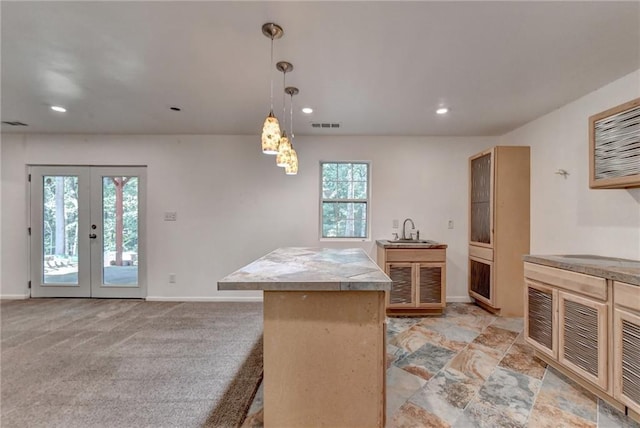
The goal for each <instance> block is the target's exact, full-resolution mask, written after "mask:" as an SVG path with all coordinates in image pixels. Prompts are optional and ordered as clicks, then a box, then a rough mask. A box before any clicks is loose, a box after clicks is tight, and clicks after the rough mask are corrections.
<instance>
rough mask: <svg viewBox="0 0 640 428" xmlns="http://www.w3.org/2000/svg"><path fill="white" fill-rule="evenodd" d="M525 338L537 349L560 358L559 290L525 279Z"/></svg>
mask: <svg viewBox="0 0 640 428" xmlns="http://www.w3.org/2000/svg"><path fill="white" fill-rule="evenodd" d="M525 284H526V289H525V294H524V302H525V305H524V306H525V313H524V325H525V332H524V333H525V338H526V340H527V342H528V343H529V344H530V345H531V346H533V347H534V348H535V349H536V350H537V351H539V352H542V353H543V354H545V355H547V356H549V357H551V358H558V291H557V290H554V289H553V288H551V287H549V286H545V285H542V284H539V283H535V282H532V281H529V280H525Z"/></svg>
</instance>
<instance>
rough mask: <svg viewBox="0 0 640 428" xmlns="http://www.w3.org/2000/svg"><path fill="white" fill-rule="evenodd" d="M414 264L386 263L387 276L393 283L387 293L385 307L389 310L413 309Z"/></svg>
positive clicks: (414, 303) (414, 304)
mask: <svg viewBox="0 0 640 428" xmlns="http://www.w3.org/2000/svg"><path fill="white" fill-rule="evenodd" d="M413 266H414V263H387V275H389V278H391V280H392V281H393V284H391V290H390V291H389V292H388V293H387V306H388V307H390V308H407V307H415V306H416V301H415V295H416V288H415V272H414V268H413Z"/></svg>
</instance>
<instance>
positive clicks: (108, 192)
mask: <svg viewBox="0 0 640 428" xmlns="http://www.w3.org/2000/svg"><path fill="white" fill-rule="evenodd" d="M138 202H139V201H138V178H137V177H103V179H102V216H103V228H102V230H103V237H102V252H103V259H104V263H103V271H102V282H103V284H104V285H136V284H138Z"/></svg>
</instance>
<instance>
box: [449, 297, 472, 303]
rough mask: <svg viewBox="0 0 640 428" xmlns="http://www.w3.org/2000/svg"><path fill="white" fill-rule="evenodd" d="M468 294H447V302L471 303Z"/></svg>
mask: <svg viewBox="0 0 640 428" xmlns="http://www.w3.org/2000/svg"><path fill="white" fill-rule="evenodd" d="M472 301H473V300H471V297H469V296H447V303H471V302H472Z"/></svg>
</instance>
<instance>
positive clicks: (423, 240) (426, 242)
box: [389, 239, 437, 244]
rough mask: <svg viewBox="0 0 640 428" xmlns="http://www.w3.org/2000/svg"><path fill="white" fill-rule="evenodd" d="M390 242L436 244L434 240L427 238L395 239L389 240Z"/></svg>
mask: <svg viewBox="0 0 640 428" xmlns="http://www.w3.org/2000/svg"><path fill="white" fill-rule="evenodd" d="M389 242H390V243H392V244H393V243H401V244H437V242H436V241H429V240H427V239H396V240H394V241H389Z"/></svg>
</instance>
